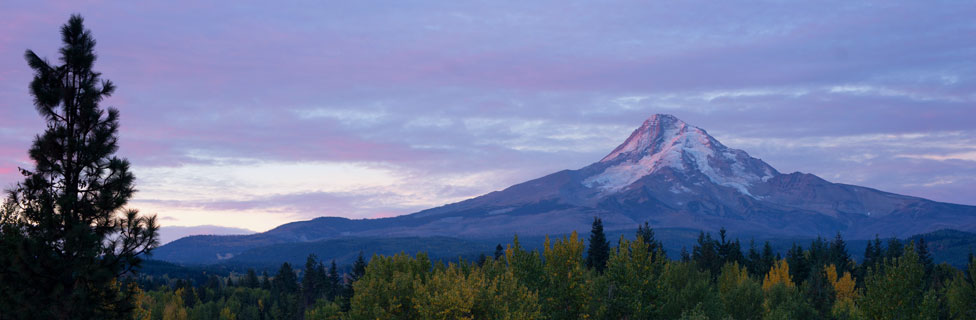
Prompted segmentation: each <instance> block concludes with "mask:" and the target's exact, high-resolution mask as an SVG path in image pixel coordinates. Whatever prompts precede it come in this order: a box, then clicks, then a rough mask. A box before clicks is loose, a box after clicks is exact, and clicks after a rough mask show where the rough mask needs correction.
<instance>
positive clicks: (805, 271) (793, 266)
mask: <svg viewBox="0 0 976 320" xmlns="http://www.w3.org/2000/svg"><path fill="white" fill-rule="evenodd" d="M786 262H787V263H789V264H790V276H791V277H793V280H795V281H796V282H797V283H800V282H802V281H803V280H806V279H807V277H808V276H809V275H810V262H809V260H807V257H806V255H805V254H804V252H803V247H802V246H799V245H797V244H796V243H793V247H791V248H790V251H787V252H786Z"/></svg>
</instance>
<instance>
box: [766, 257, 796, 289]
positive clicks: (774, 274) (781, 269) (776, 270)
mask: <svg viewBox="0 0 976 320" xmlns="http://www.w3.org/2000/svg"><path fill="white" fill-rule="evenodd" d="M776 284H783V285H784V286H786V287H789V288H793V287H795V285H794V284H793V279H792V278H791V277H790V265H789V264H788V263H786V259H782V260H780V261H776V264H774V265H773V267H772V268H770V269H769V273H767V274H766V277H765V278H763V291H769V290H770V289H771V288H772V287H773V286H775V285H776Z"/></svg>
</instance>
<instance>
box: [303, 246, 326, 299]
mask: <svg viewBox="0 0 976 320" xmlns="http://www.w3.org/2000/svg"><path fill="white" fill-rule="evenodd" d="M319 265H320V263H319V262H318V260H317V257H316V256H315V255H314V254H309V255H308V257H307V258H306V259H305V269H304V270H303V272H302V274H303V276H302V297H303V298H304V299H303V300H304V303H305V307H306V308H308V307H309V306H311V305H312V304H314V303H315V300H317V299H318V298H319V296H321V295H322V294H323V293H324V292H323V290H322V289H323V286H324V285H325V279H321V278H319V273H318V271H317V269H318V266H319ZM322 276H324V274H323V275H322Z"/></svg>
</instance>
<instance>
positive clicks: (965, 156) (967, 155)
mask: <svg viewBox="0 0 976 320" xmlns="http://www.w3.org/2000/svg"><path fill="white" fill-rule="evenodd" d="M898 156H899V157H902V158H911V159H928V160H937V161H947V160H962V161H976V151H970V152H963V153H953V154H945V155H939V154H902V155H898Z"/></svg>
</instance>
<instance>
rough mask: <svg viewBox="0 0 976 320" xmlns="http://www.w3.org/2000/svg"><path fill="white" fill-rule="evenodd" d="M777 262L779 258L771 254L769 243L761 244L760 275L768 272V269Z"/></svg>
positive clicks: (771, 249)
mask: <svg viewBox="0 0 976 320" xmlns="http://www.w3.org/2000/svg"><path fill="white" fill-rule="evenodd" d="M777 260H780V258H779V257H778V256H777V255H776V254H774V253H773V246H772V245H770V244H769V241H766V242H765V243H763V251H762V270H763V272H762V273H760V274H766V272H769V269H771V268H772V267H773V264H775V263H776V261H777Z"/></svg>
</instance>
